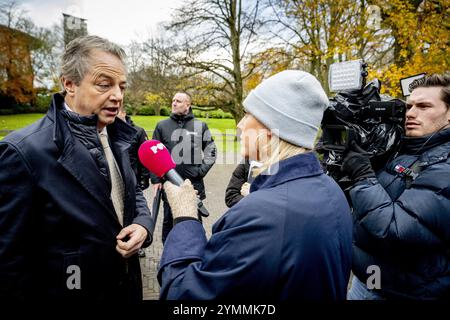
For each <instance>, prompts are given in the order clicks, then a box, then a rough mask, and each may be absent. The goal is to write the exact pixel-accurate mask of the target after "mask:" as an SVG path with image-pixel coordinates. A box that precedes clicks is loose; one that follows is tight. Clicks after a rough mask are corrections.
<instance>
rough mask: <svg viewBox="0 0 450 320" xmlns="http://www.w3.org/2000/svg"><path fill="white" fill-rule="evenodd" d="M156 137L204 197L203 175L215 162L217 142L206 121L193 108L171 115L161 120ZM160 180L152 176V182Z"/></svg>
mask: <svg viewBox="0 0 450 320" xmlns="http://www.w3.org/2000/svg"><path fill="white" fill-rule="evenodd" d="M152 138H153V139H156V140H159V141H161V142H162V143H163V144H164V145H165V146H166V147H167V149H168V150H169V151H170V153H171V155H172V158H173V160H174V161H175V163H176V164H177V167H176V171H177V172H178V173H179V174H180V176H181V177H182V178H183V179H189V180H191V182H192V184H193V185H194V188H195V190H197V191H198V195H199V196H200V198H201V199H204V198H206V194H205V185H204V183H203V178H204V177H205V176H206V174H207V173H208V171H209V170H210V169H211V168H212V166H213V165H214V163H215V161H216V145H215V143H214V141H213V138H212V136H211V133H210V131H209V129H208V126H207V125H206V123H204V122H202V121H199V120H196V119H195V117H194V115H193V114H192V111H191V110H189V113H188V114H187V115H176V114H173V113H172V114H171V115H170V118H168V119H166V120H162V121H160V122H158V124H157V125H156V128H155V131H154V132H153V137H152ZM158 182H160V179H158V178H157V177H155V176H152V183H158Z"/></svg>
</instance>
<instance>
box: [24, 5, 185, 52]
mask: <svg viewBox="0 0 450 320" xmlns="http://www.w3.org/2000/svg"><path fill="white" fill-rule="evenodd" d="M17 2H18V3H20V4H21V5H22V6H23V7H24V9H26V10H27V15H28V16H29V17H30V18H31V19H32V20H33V21H34V23H35V24H37V25H38V26H41V27H49V26H51V25H52V24H54V23H60V21H61V19H62V13H63V12H64V13H68V14H71V15H74V16H78V17H81V18H84V19H87V26H88V32H89V34H95V35H98V36H102V37H105V38H108V39H109V40H111V41H114V42H116V43H118V44H121V45H127V44H129V43H130V42H131V41H132V40H137V41H142V40H144V39H146V38H148V36H149V35H150V34H151V33H155V32H156V27H157V25H158V23H160V22H162V21H166V20H169V19H170V14H171V12H172V10H173V9H174V8H176V7H179V6H180V5H181V4H182V2H183V1H182V0H19V1H17Z"/></svg>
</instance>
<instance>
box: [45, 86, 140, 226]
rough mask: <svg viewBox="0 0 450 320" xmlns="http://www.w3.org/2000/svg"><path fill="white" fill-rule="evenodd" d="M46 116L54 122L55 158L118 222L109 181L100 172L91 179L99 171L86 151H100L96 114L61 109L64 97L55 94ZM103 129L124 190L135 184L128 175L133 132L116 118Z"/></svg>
mask: <svg viewBox="0 0 450 320" xmlns="http://www.w3.org/2000/svg"><path fill="white" fill-rule="evenodd" d="M47 117H48V118H49V119H50V120H51V121H53V123H54V131H53V141H54V143H55V144H56V145H57V147H58V148H59V150H60V153H61V154H60V155H59V158H58V160H57V161H58V162H59V163H60V164H61V166H62V167H63V168H65V169H66V170H67V172H69V173H70V174H71V175H72V176H73V177H74V179H76V180H77V181H78V182H79V183H80V184H81V185H82V186H83V187H84V189H86V190H87V191H88V193H89V194H90V195H91V196H92V197H93V198H95V199H96V200H97V201H98V202H99V203H100V204H101V205H102V206H104V207H105V208H106V209H107V210H108V211H109V212H110V213H111V217H113V218H114V219H115V220H116V222H117V223H119V221H118V219H117V215H116V214H115V211H114V207H113V204H112V202H111V201H110V200H108V199H109V198H110V193H111V186H110V184H108V182H109V181H108V180H107V179H102V178H101V177H102V175H98V177H99V178H93V176H94V175H97V174H98V173H99V170H100V168H99V166H98V163H97V162H96V161H95V159H94V158H95V157H93V156H92V154H91V152H90V150H94V149H98V150H100V148H101V144H100V139H99V137H98V132H97V116H96V115H93V116H88V117H82V116H80V115H78V114H76V113H73V112H69V111H67V110H65V108H64V96H63V95H61V94H55V95H54V96H53V101H52V104H51V105H50V108H49V111H48V113H47ZM106 128H107V131H108V136H109V140H110V144H111V149H112V151H113V153H114V156H115V159H116V162H117V164H118V166H119V168H120V171H121V173H122V177H123V179H124V184H125V190H131V189H133V188H134V187H135V181H134V180H133V178H132V177H133V176H134V172H133V171H132V168H131V165H130V160H129V148H130V141H131V140H132V139H133V138H134V136H135V135H136V132H137V131H136V130H135V129H134V128H133V127H131V126H130V125H128V124H126V123H125V122H123V121H122V120H120V119H116V121H114V123H112V124H110V125H108V126H107V127H106ZM82 145H84V147H82ZM97 154H98V152H97ZM103 160H104V161H103V162H106V160H105V159H103ZM106 170H107V169H105V171H106ZM100 172H101V171H100ZM105 175H107V174H105ZM108 186H109V187H108ZM129 194H130V193H129V192H127V193H126V198H125V207H126V208H128V207H129V205H130V201H132V196H129ZM125 218H127V216H125V217H124V219H125Z"/></svg>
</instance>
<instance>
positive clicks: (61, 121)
mask: <svg viewBox="0 0 450 320" xmlns="http://www.w3.org/2000/svg"><path fill="white" fill-rule="evenodd" d="M47 115H48V117H49V118H50V119H51V120H52V121H54V123H55V130H54V133H53V140H54V141H55V143H56V145H57V146H58V147H59V148H60V149H61V150H63V149H64V148H65V147H66V146H67V145H70V144H72V143H73V140H72V139H73V134H72V133H71V132H70V129H69V127H68V126H67V124H66V121H69V122H70V123H71V127H72V128H76V129H77V130H80V131H83V132H84V134H86V135H87V136H91V137H95V140H98V139H97V134H98V132H97V121H98V117H97V115H92V116H80V115H79V114H77V113H74V112H70V111H68V110H66V109H65V108H64V96H63V95H62V94H60V93H56V94H54V95H53V100H52V103H51V104H50V108H49V111H48V113H47ZM106 128H107V131H108V135H109V136H110V137H111V139H112V140H114V141H118V142H119V143H120V144H122V146H121V147H122V148H126V147H129V144H130V143H131V142H132V141H133V138H134V136H135V135H136V133H137V131H136V129H134V128H133V127H132V126H131V125H129V124H127V123H125V122H124V121H122V120H120V119H119V118H116V120H115V121H114V122H113V123H112V124H110V125H108V126H107V127H106Z"/></svg>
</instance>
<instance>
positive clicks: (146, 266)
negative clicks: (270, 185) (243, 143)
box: [140, 155, 237, 300]
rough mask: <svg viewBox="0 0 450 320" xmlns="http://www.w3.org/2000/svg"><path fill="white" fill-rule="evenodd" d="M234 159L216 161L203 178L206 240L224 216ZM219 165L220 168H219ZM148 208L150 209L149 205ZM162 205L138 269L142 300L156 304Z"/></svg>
mask: <svg viewBox="0 0 450 320" xmlns="http://www.w3.org/2000/svg"><path fill="white" fill-rule="evenodd" d="M234 158H236V156H235V155H228V157H227V158H226V159H224V158H222V159H220V158H219V159H218V161H217V163H216V164H215V165H214V166H213V168H212V169H211V171H210V172H209V173H208V175H207V176H206V178H205V184H206V200H205V201H204V202H203V203H204V204H205V206H206V208H207V209H208V211H209V213H210V216H209V217H208V218H206V219H204V220H203V225H204V226H205V229H206V234H207V236H208V237H210V236H211V227H212V225H213V224H214V222H216V221H217V219H218V218H219V217H220V216H221V215H222V214H223V213H225V211H226V210H227V207H226V205H225V200H224V199H225V188H226V186H227V185H228V182H229V180H230V177H231V173H232V172H233V170H234V168H235V167H236V165H237V162H236V161H237V160H236V159H234ZM221 163H222V164H221ZM223 163H228V164H223ZM151 193H152V191H151V188H148V189H147V190H145V191H144V194H145V196H146V198H147V201H148V202H149V204H150V203H151V202H150V201H151V200H152V194H151ZM150 208H151V205H150ZM162 212H163V210H162V205H161V208H160V211H159V215H158V221H157V225H156V228H155V232H154V239H153V243H152V245H151V246H150V247H148V248H147V249H145V252H146V257H145V258H140V261H141V269H142V284H143V290H144V299H146V300H157V299H158V297H159V284H158V280H156V271H157V267H158V263H159V260H160V257H161V253H162V248H163V246H162V242H161V229H162V215H163V213H162Z"/></svg>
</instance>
